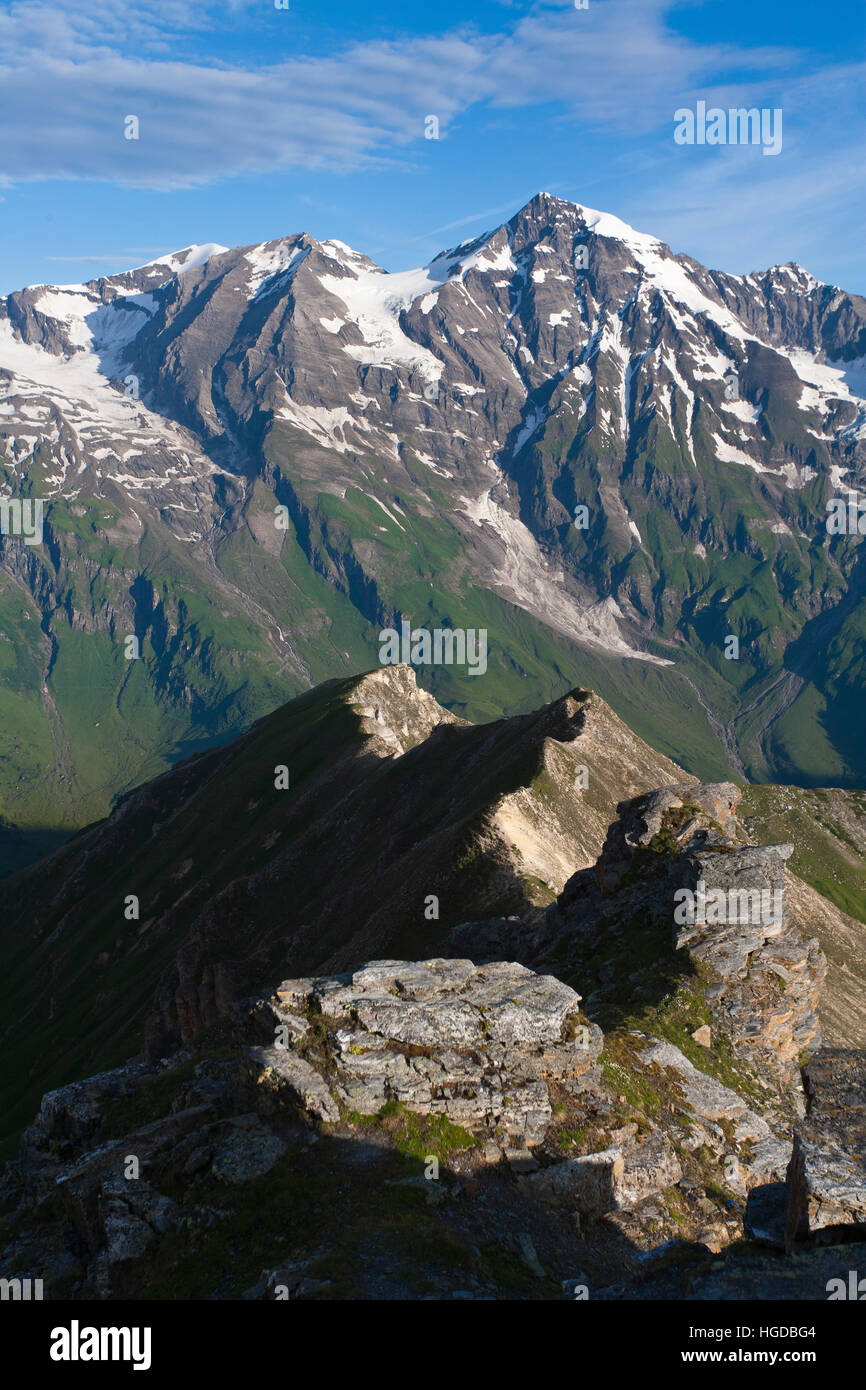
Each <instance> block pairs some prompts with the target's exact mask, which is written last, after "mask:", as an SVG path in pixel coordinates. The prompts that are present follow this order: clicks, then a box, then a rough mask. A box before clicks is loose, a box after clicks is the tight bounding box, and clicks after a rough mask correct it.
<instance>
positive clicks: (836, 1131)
mask: <svg viewBox="0 0 866 1390" xmlns="http://www.w3.org/2000/svg"><path fill="white" fill-rule="evenodd" d="M803 1079H804V1082H805V1086H806V1095H807V1098H808V1110H807V1114H806V1116H805V1118H804V1119H803V1120H802V1121H801V1123H800V1124H799V1125H798V1126H797V1130H796V1133H795V1135H794V1150H793V1153H792V1155H791V1162H790V1166H789V1169H788V1191H789V1198H790V1199H789V1204H788V1215H787V1225H786V1236H787V1239H788V1242H789V1243H791V1242H792V1241H794V1240H797V1239H803V1238H806V1237H809V1236H817V1237H819V1238H821V1239H823V1240H827V1239H833V1238H834V1237H835V1238H838V1235H839V1233H840V1228H848V1230H849V1231H850V1229H851V1228H852V1227H853V1228H854V1229H855V1230H857V1231H859V1232H861V1233H862V1234H863V1235H866V1057H864V1054H863V1053H862V1052H847V1051H843V1050H842V1049H838V1048H827V1049H824V1050H822V1051H821V1052H819V1053H817V1054H816V1056H814V1057H813V1058H811V1059H810V1061H809V1062H808V1063H807V1064H806V1066H805V1067H804V1069H803Z"/></svg>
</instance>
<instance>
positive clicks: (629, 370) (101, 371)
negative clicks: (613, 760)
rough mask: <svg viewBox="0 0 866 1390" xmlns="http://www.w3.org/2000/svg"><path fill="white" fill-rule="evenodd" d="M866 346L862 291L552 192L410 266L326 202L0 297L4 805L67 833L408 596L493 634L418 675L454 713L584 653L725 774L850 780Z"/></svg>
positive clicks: (486, 709) (513, 700)
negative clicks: (850, 505)
mask: <svg viewBox="0 0 866 1390" xmlns="http://www.w3.org/2000/svg"><path fill="white" fill-rule="evenodd" d="M208 251H210V252H211V253H212V254H208V255H203V254H202V253H203V252H208ZM187 253H189V254H187ZM181 256H185V257H186V261H191V262H198V261H201V263H200V264H199V263H195V264H188V265H187V264H185V263H184V264H176V263H177V262H179V259H180V257H181ZM584 262H586V264H585V265H584ZM82 308H85V309H86V310H87V312H86V313H85V314H81V313H80V312H79V311H80V310H81V309H82ZM91 320H92V322H91ZM864 350H866V303H864V301H862V300H861V299H860V298H859V297H858V296H856V295H848V294H846V293H844V292H843V291H841V290H839V289H838V287H835V286H825V285H821V284H819V282H817V281H815V280H814V279H813V277H811V276H809V275H808V273H807V272H805V271H801V270H800V269H799V268H791V267H790V266H789V267H775V268H771V270H769V271H766V272H762V273H760V274H751V275H748V276H739V277H737V276H731V275H727V274H726V273H724V272H720V271H710V270H706V269H705V268H704V267H701V266H700V265H699V264H698V262H696V261H693V260H692V259H691V258H689V257H687V256H683V255H678V256H674V255H673V254H672V253H671V252H670V251H669V248H667V247H666V246H665V245H664V244H663V243H661V242H660V241H658V240H657V239H656V238H654V237H651V236H649V235H648V234H646V233H641V232H635V231H634V230H633V229H631V228H629V227H628V226H627V224H625V223H622V222H620V221H619V219H616V218H614V217H612V216H611V215H610V214H605V213H597V212H595V211H594V210H592V209H588V208H584V207H582V206H581V205H578V204H571V203H566V202H564V201H563V200H559V199H555V198H553V197H552V196H550V195H537V196H536V197H535V198H533V199H531V200H530V202H529V203H527V204H526V205H525V207H524V208H523V209H521V210H520V211H519V212H518V213H516V214H515V216H514V217H513V218H511V219H510V220H509V221H508V222H506V223H504V224H502V226H500V227H498V228H496V229H494V231H492V232H490V233H485V234H483V235H482V236H480V237H476V238H472V239H468V240H467V241H465V242H463V243H461V244H460V245H459V246H457V247H454V248H451V249H450V250H448V251H445V252H442V253H440V254H439V255H438V256H437V257H435V258H434V260H433V261H431V262H430V263H429V265H428V266H427V267H425V268H423V270H422V271H421V272H411V271H410V272H398V273H396V274H394V275H388V273H387V272H384V271H382V270H380V269H379V268H378V267H375V266H374V265H373V262H372V261H370V260H369V258H367V257H364V256H362V255H360V254H359V253H357V252H354V251H352V250H351V249H350V248H347V247H346V246H345V244H344V243H341V242H337V241H336V240H333V239H331V240H326V241H322V242H320V241H316V240H315V239H314V238H312V237H310V236H309V235H308V234H306V233H301V234H297V235H295V236H292V237H286V238H281V239H277V240H276V241H271V242H265V243H260V244H257V245H253V246H252V247H246V248H234V249H231V250H225V251H223V250H219V249H217V250H214V247H213V245H212V244H206V245H205V246H204V247H199V248H184V250H183V251H181V252H177V253H172V254H170V255H168V256H166V257H164V258H162V260H159V259H158V260H156V261H155V262H152V263H150V264H149V265H148V266H144V267H140V268H137V269H135V270H132V271H128V272H121V273H120V274H119V275H116V276H111V277H105V278H103V279H99V280H97V281H92V282H90V283H89V285H87V286H83V287H75V286H73V287H66V289H63V288H62V287H45V286H41V287H40V286H37V287H31V288H30V289H27V290H24V291H20V292H17V293H14V294H12V295H9V296H7V297H6V298H5V299H4V300H3V301H2V302H0V378H2V383H3V389H2V391H0V469H2V475H0V483H2V482H4V481H5V484H6V487H7V488H9V489H10V490H11V493H12V495H13V496H19V497H21V498H26V497H31V498H32V497H43V496H44V497H45V499H46V506H45V513H46V515H45V541H44V544H43V546H41V547H30V546H27V545H25V544H24V542H23V541H21V540H19V539H17V538H15V537H13V536H10V535H5V536H2V537H0V632H2V633H3V635H4V637H5V638H6V639H7V640H6V641H5V642H2V643H0V662H2V671H3V676H4V684H5V689H4V688H0V703H2V706H3V708H2V711H0V712H2V714H3V719H4V724H5V726H6V729H7V730H8V732H7V733H6V734H4V735H3V736H2V738H3V742H2V743H0V815H2V816H3V817H4V819H5V821H6V822H7V823H9V824H10V825H11V826H13V827H14V826H17V827H18V829H19V832H20V834H21V835H23V836H25V837H26V836H27V835H34V834H35V833H36V832H42V833H43V834H47V833H48V832H49V831H50V832H52V833H53V832H54V831H57V832H63V831H64V830H66V831H68V830H69V829H74V828H76V827H77V826H79V825H81V824H83V823H85V822H86V821H87V820H89V819H92V818H93V817H94V816H96V815H100V814H104V813H105V811H106V810H107V809H108V807H109V806H110V804H111V801H112V798H113V797H115V796H117V795H118V794H119V793H121V792H122V791H123V790H124V789H127V788H129V787H130V786H133V785H135V783H136V782H138V781H141V780H143V779H145V778H147V777H151V776H153V775H154V774H155V773H156V772H158V771H159V770H160V768H161V767H165V766H168V765H169V764H170V762H171V761H172V759H173V758H175V757H177V756H178V750H180V749H189V748H191V747H192V748H195V747H202V746H206V745H207V744H208V743H211V742H213V741H215V740H217V741H218V740H220V739H225V738H227V737H230V736H231V735H232V734H233V733H235V732H237V730H238V729H239V728H243V727H246V726H248V725H249V724H250V722H251V721H252V720H253V719H254V718H256V717H257V716H258V715H260V714H261V713H263V712H264V711H266V710H267V709H269V708H274V707H276V706H277V705H279V704H280V703H281V702H282V701H283V700H284V699H285V698H287V697H289V696H291V695H294V694H296V693H299V691H300V690H302V689H304V688H308V687H309V686H311V685H313V684H315V683H317V682H318V681H320V680H323V679H326V678H328V677H330V676H335V675H339V674H341V673H346V674H348V673H349V672H350V671H351V670H354V669H359V668H362V667H364V666H367V665H369V664H370V656H371V652H372V649H373V648H374V644H375V642H376V633H377V631H378V630H380V629H381V628H383V627H387V626H391V625H392V624H394V623H395V622H398V621H399V620H400V619H401V618H402V617H408V618H409V619H410V620H413V621H415V622H420V623H424V622H427V623H429V624H430V625H431V626H432V625H435V626H442V625H443V624H444V625H446V626H456V627H470V626H471V627H486V628H488V629H489V631H490V634H491V637H490V645H491V650H492V653H493V655H492V667H491V671H490V674H489V676H488V677H487V678H486V683H485V682H481V683H479V682H477V681H473V680H472V679H471V678H469V679H467V677H466V675H465V673H461V672H460V671H456V670H454V669H448V668H438V669H437V668H433V669H430V670H428V671H427V672H426V673H424V678H425V680H426V681H427V683H428V684H429V685H430V688H431V689H432V690H433V692H434V693H435V694H436V695H437V697H438V698H439V699H440V701H444V703H446V704H447V705H449V706H450V707H451V708H453V709H454V710H455V711H456V712H458V713H462V714H467V715H470V716H471V717H473V718H475V719H478V718H482V719H483V718H491V717H494V716H496V715H501V714H508V713H515V712H517V711H518V710H520V709H528V708H530V707H532V706H533V705H535V704H538V703H539V702H540V701H543V700H545V699H550V698H553V697H554V696H555V695H556V694H558V693H561V692H563V691H565V690H567V689H569V688H570V687H571V686H573V685H575V684H590V685H592V686H593V687H594V688H596V689H598V690H599V691H600V692H601V693H602V694H604V695H605V697H606V698H607V699H608V700H609V701H610V702H612V703H613V704H614V706H615V707H616V708H617V709H618V710H619V712H620V713H621V714H622V716H623V717H624V718H625V719H626V720H627V721H628V722H630V723H631V724H633V725H634V726H635V727H636V728H637V729H638V731H639V732H641V733H642V734H643V735H644V736H645V737H647V738H648V739H649V740H650V741H651V742H653V743H654V744H655V745H656V746H657V747H659V748H663V749H664V750H665V751H667V752H669V753H670V755H671V756H674V757H678V758H679V759H680V761H683V762H684V763H686V764H687V765H689V766H690V767H691V770H693V771H694V772H696V773H698V774H700V775H702V776H716V777H718V776H724V775H730V774H731V773H734V774H736V775H738V776H748V777H749V778H750V779H751V780H757V781H766V780H775V781H791V780H795V778H799V779H801V780H803V781H804V782H805V783H806V784H808V783H812V784H818V785H820V784H832V783H834V782H836V783H838V784H840V785H857V784H858V782H862V780H863V776H864V775H866V767H864V765H863V759H862V753H861V751H860V750H859V748H858V746H857V742H856V740H855V739H854V738H853V737H852V736H851V711H852V710H853V708H854V705H855V703H856V691H857V688H858V682H859V679H860V676H861V674H862V672H861V667H860V663H861V657H860V654H859V653H860V650H861V643H860V633H861V629H862V628H863V627H864V625H866V616H864V580H863V574H864V572H863V567H862V565H861V564H860V563H859V556H858V553H857V546H856V544H853V545H850V544H848V538H845V537H840V538H833V537H830V536H828V534H827V531H826V527H825V516H824V505H825V501H826V499H827V494H828V492H832V491H833V490H834V489H835V490H836V491H838V490H839V489H840V488H848V487H850V486H854V487H856V486H857V484H858V482H859V480H860V478H861V476H862V472H863V466H864V444H863V434H864V430H866V396H862V395H858V394H857V392H858V391H861V390H862V391H864V392H866V386H861V384H860V382H861V359H863V358H864ZM843 480H845V481H843ZM581 509H583V510H584V511H585V516H584V515H583V513H582V511H581ZM855 539H856V538H855ZM128 636H134V637H135V638H136V641H137V643H138V646H139V650H140V658H139V660H138V662H136V663H135V664H133V663H132V662H130V661H128V660H127V659H126V657H125V654H124V653H125V641H126V638H127V637H128ZM729 636H735V637H736V638H737V640H738V642H739V643H740V651H739V657H738V658H737V659H735V660H731V659H728V656H727V651H726V642H727V639H728V637H729ZM85 688H87V689H89V691H90V695H89V700H88V709H87V710H86V711H85V709H84V707H83V704H82V694H81V692H82V690H83V689H85ZM25 704H29V706H30V708H29V709H27V710H26V711H25V709H24V705H25ZM91 708H92V710H93V713H92V715H90V717H89V718H88V715H89V713H90V709H91ZM50 787H53V794H49V788H50ZM12 833H13V832H12V831H10V832H8V834H7V835H6V836H5V837H4V841H5V842H6V843H7V844H8V845H11V844H12V841H11V840H10V838H9V836H10V835H11V834H12ZM8 852H9V855H10V856H12V857H13V859H14V853H15V851H14V850H13V849H9V851H8Z"/></svg>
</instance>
